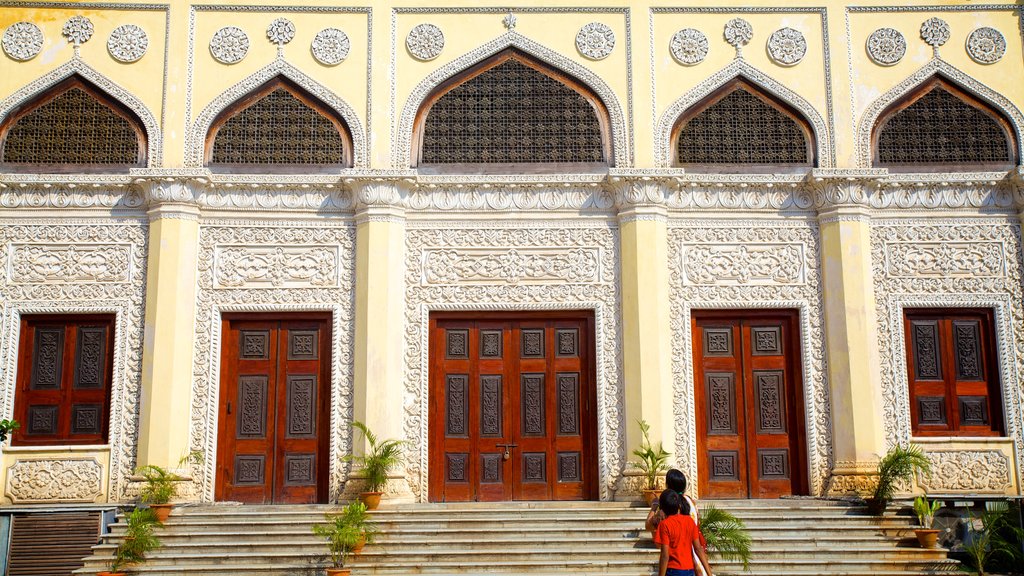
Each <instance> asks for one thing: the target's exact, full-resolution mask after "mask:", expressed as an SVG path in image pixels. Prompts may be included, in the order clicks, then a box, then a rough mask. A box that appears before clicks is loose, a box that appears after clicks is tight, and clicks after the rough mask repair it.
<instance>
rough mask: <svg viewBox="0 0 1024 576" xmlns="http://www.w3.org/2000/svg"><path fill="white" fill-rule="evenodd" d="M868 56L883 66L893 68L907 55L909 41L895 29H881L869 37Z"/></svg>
mask: <svg viewBox="0 0 1024 576" xmlns="http://www.w3.org/2000/svg"><path fill="white" fill-rule="evenodd" d="M867 49H868V56H870V57H871V59H872V60H873V61H874V62H875V64H881V65H882V66H892V65H893V64H895V63H897V62H899V61H900V60H902V59H903V55H904V54H906V53H907V40H906V38H904V37H903V34H900V31H899V30H896V29H894V28H879V29H878V30H875V31H874V32H872V33H871V35H870V36H868V43H867Z"/></svg>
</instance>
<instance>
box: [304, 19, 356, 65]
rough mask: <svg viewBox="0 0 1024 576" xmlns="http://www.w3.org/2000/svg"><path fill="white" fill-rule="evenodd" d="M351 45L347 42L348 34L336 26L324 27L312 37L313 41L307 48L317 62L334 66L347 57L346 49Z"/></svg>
mask: <svg viewBox="0 0 1024 576" xmlns="http://www.w3.org/2000/svg"><path fill="white" fill-rule="evenodd" d="M351 47H352V43H351V42H349V39H348V34H345V33H344V32H342V31H341V30H338V29H337V28H324V29H323V30H321V31H319V32H317V33H316V36H314V37H313V43H312V44H311V45H310V46H309V50H310V51H311V52H312V53H313V58H316V61H317V62H319V63H321V64H323V65H325V66H334V65H336V64H341V62H342V61H343V60H345V58H348V51H349V48H351Z"/></svg>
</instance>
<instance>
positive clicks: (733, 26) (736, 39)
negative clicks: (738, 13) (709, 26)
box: [725, 18, 754, 58]
mask: <svg viewBox="0 0 1024 576" xmlns="http://www.w3.org/2000/svg"><path fill="white" fill-rule="evenodd" d="M753 37H754V28H753V27H752V26H751V25H750V22H747V21H746V20H744V19H743V18H733V19H732V20H729V21H728V22H726V23H725V41H726V42H728V43H729V45H730V46H732V47H733V48H735V49H736V57H737V58H739V57H740V56H741V55H742V54H743V47H744V46H746V45H747V44H749V43H750V39H751V38H753Z"/></svg>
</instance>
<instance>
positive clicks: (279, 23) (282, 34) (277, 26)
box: [267, 18, 295, 46]
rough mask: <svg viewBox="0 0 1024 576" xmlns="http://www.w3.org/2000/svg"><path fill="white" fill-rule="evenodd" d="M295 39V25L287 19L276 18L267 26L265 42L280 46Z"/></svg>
mask: <svg viewBox="0 0 1024 576" xmlns="http://www.w3.org/2000/svg"><path fill="white" fill-rule="evenodd" d="M294 38H295V24H292V21H291V20H289V19H287V18H277V19H275V20H274V21H273V22H271V23H270V26H267V40H270V41H271V42H272V43H274V44H277V45H278V46H282V45H284V44H287V43H289V42H291V41H292V40H293V39H294Z"/></svg>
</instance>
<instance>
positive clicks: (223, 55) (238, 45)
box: [210, 26, 249, 64]
mask: <svg viewBox="0 0 1024 576" xmlns="http://www.w3.org/2000/svg"><path fill="white" fill-rule="evenodd" d="M248 53H249V37H248V36H246V35H245V32H243V31H242V29H241V28H239V27H237V26H225V27H224V28H221V29H220V30H217V32H216V33H214V35H213V38H211V39H210V54H211V55H213V58H214V59H215V60H217V62H220V63H221V64H237V63H239V62H241V61H242V59H243V58H245V55H246V54H248Z"/></svg>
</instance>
